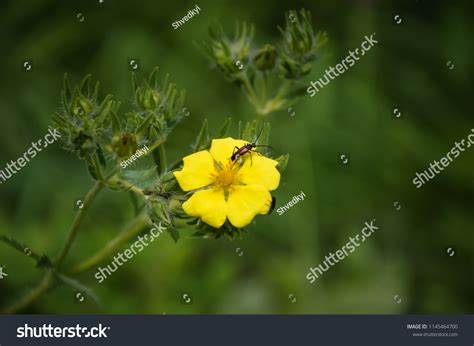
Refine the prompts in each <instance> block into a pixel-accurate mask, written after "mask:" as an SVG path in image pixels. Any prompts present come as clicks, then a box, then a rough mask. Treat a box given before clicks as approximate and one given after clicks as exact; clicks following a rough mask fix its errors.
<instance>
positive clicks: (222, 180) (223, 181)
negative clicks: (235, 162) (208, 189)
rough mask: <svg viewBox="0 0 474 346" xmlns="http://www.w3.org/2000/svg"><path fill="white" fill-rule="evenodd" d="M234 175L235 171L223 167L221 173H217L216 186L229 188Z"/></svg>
mask: <svg viewBox="0 0 474 346" xmlns="http://www.w3.org/2000/svg"><path fill="white" fill-rule="evenodd" d="M236 173H237V171H236V170H234V169H231V168H230V167H225V168H224V169H223V170H222V171H220V172H219V173H218V175H217V179H216V185H218V186H219V187H221V188H227V187H229V186H230V185H232V184H233V183H234V181H235V175H236Z"/></svg>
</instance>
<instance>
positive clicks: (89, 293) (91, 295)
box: [55, 273, 100, 305]
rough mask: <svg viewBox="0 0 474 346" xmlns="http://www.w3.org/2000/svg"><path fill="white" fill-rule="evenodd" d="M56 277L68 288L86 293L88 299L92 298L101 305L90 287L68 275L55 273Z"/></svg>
mask: <svg viewBox="0 0 474 346" xmlns="http://www.w3.org/2000/svg"><path fill="white" fill-rule="evenodd" d="M55 275H56V277H57V278H58V279H59V280H60V281H62V282H63V283H65V284H66V285H67V286H69V287H71V288H73V289H74V290H76V291H79V292H81V293H84V294H85V295H86V296H87V297H89V298H91V299H92V300H93V301H94V302H95V303H96V304H97V305H100V301H99V298H98V297H97V295H96V294H95V293H94V291H92V290H91V289H90V288H89V287H87V286H85V285H84V284H82V283H80V282H79V281H77V280H75V279H72V278H70V277H68V276H66V275H63V274H59V273H55Z"/></svg>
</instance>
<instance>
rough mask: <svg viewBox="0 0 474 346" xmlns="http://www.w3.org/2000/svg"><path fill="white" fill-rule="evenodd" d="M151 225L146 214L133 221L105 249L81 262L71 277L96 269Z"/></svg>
mask: <svg viewBox="0 0 474 346" xmlns="http://www.w3.org/2000/svg"><path fill="white" fill-rule="evenodd" d="M149 224H150V219H149V218H148V216H147V214H146V213H143V214H141V215H139V216H138V217H137V218H135V219H134V220H133V221H131V222H130V223H129V225H128V226H127V227H126V228H125V230H123V231H122V232H121V233H119V234H118V235H117V236H116V237H115V238H113V239H112V240H110V241H109V242H108V243H107V244H106V245H105V247H103V248H102V249H101V250H99V251H98V252H97V253H96V254H94V255H92V256H91V257H89V258H88V259H86V260H84V261H83V262H81V263H80V264H79V265H77V266H76V267H75V268H74V269H73V270H72V271H71V272H70V273H69V275H77V274H79V273H82V272H83V271H86V270H87V269H89V268H92V267H94V266H95V265H97V264H99V263H100V262H102V260H104V259H105V258H107V257H109V256H110V255H111V254H113V253H115V252H117V250H118V249H119V248H120V247H121V246H122V245H123V244H125V243H127V242H128V241H129V240H130V239H132V238H134V237H136V236H137V234H139V233H140V232H141V231H142V230H143V228H144V227H146V226H148V225H149Z"/></svg>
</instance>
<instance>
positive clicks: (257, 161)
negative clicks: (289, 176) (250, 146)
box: [237, 153, 280, 191]
mask: <svg viewBox="0 0 474 346" xmlns="http://www.w3.org/2000/svg"><path fill="white" fill-rule="evenodd" d="M247 155H249V154H247ZM251 155H252V158H251V159H248V158H247V159H246V160H245V161H244V164H243V165H242V167H241V168H240V170H239V175H238V177H237V179H238V180H239V181H240V182H241V183H242V184H246V185H251V184H259V185H262V186H264V187H266V188H267V189H268V190H270V191H273V190H276V188H277V187H278V185H279V184H280V172H278V170H277V169H276V165H277V164H278V162H277V161H275V160H272V159H269V158H268V157H265V156H263V155H259V154H257V153H252V154H251Z"/></svg>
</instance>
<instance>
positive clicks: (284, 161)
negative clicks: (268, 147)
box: [275, 154, 290, 173]
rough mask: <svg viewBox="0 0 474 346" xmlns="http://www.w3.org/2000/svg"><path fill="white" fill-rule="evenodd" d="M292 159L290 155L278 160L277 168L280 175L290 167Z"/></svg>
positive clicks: (282, 156)
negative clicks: (289, 163) (289, 162)
mask: <svg viewBox="0 0 474 346" xmlns="http://www.w3.org/2000/svg"><path fill="white" fill-rule="evenodd" d="M289 159H290V154H285V155H281V156H280V157H278V158H276V159H275V161H277V162H278V165H277V166H276V168H277V169H278V171H279V172H280V173H283V172H284V171H285V169H286V166H287V165H288V160H289Z"/></svg>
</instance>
